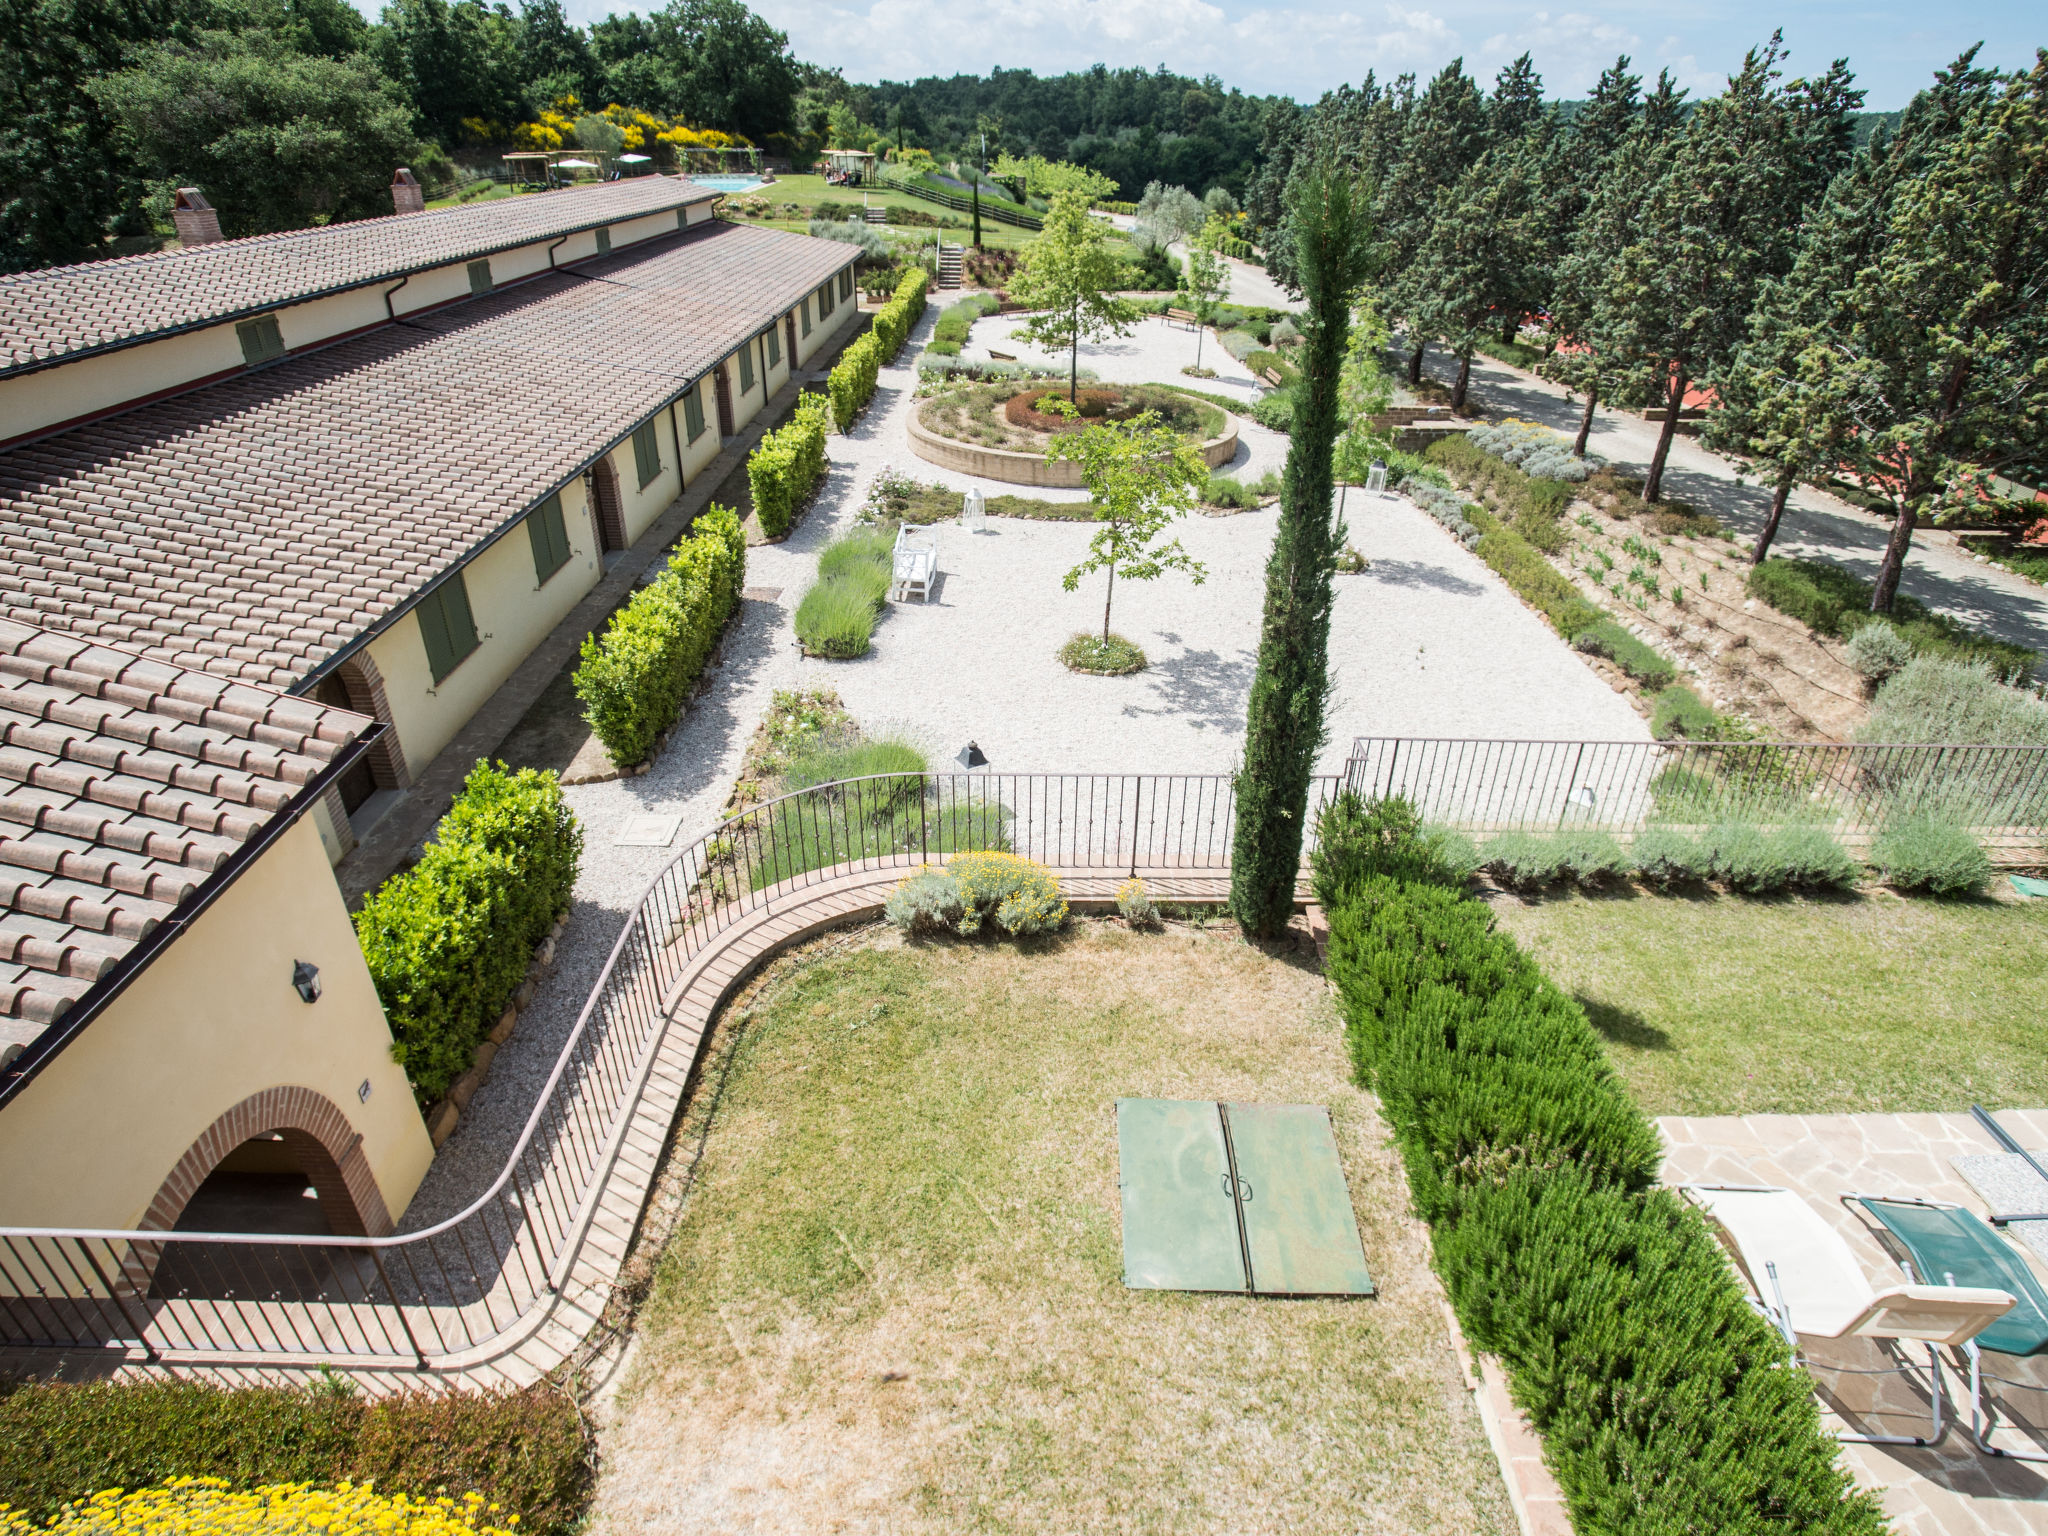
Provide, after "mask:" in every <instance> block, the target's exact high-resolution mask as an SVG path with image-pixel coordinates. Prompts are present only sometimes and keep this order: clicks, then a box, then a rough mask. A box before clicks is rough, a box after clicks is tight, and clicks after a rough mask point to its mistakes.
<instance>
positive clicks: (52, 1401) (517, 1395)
mask: <svg viewBox="0 0 2048 1536" xmlns="http://www.w3.org/2000/svg"><path fill="white" fill-rule="evenodd" d="M591 1472H592V1449H591V1441H590V1436H589V1433H588V1431H587V1430H586V1428H585V1426H584V1424H583V1420H582V1417H581V1415H580V1414H578V1412H577V1410H576V1406H575V1404H574V1403H572V1402H570V1401H569V1399H568V1398H567V1397H565V1396H563V1395H562V1394H561V1393H559V1392H556V1391H552V1390H550V1389H549V1388H546V1387H527V1388H523V1389H521V1390H519V1391H509V1392H450V1393H432V1394H429V1393H424V1392H418V1393H399V1394H396V1395H393V1396H390V1397H383V1398H378V1399H377V1400H375V1401H369V1400H366V1399H364V1398H362V1397H359V1396H356V1395H354V1394H353V1393H351V1392H348V1391H346V1390H336V1389H332V1388H314V1389H311V1390H305V1389H299V1388H292V1387H242V1388H223V1387H213V1386H207V1385H204V1384H201V1383H197V1382H186V1381H124V1382H94V1383H89V1384H79V1385H73V1384H69V1383H47V1382H39V1383H31V1384H28V1385H23V1386H18V1387H15V1388H14V1389H13V1390H11V1391H8V1392H6V1393H5V1395H4V1396H0V1504H7V1505H12V1506H13V1507H14V1508H15V1509H18V1510H20V1511H22V1512H23V1513H24V1514H26V1515H28V1516H29V1517H30V1518H32V1519H36V1520H48V1519H49V1518H51V1517H52V1516H54V1515H56V1514H57V1513H58V1512H59V1511H60V1510H61V1509H62V1508H63V1506H64V1505H65V1503H66V1502H68V1501H70V1500H73V1499H82V1498H89V1497H90V1496H91V1495H93V1494H95V1493H98V1492H100V1491H102V1490H103V1489H107V1488H128V1489H134V1488H144V1487H150V1486H153V1485H155V1484H158V1483H161V1482H163V1481H164V1480H165V1479H167V1478H172V1477H218V1478H222V1479H225V1480H226V1481H227V1482H228V1483H230V1484H231V1485H233V1486H234V1487H237V1488H247V1487H253V1486H256V1485H259V1484H266V1483H297V1482H310V1483H336V1482H339V1481H341V1480H342V1479H344V1478H347V1479H348V1480H350V1481H352V1482H367V1481H373V1480H374V1481H375V1483H376V1485H377V1488H378V1490H379V1491H380V1492H383V1493H406V1494H412V1495H416V1496H419V1495H425V1496H432V1495H434V1494H437V1493H440V1492H441V1491H443V1490H444V1489H445V1490H446V1491H447V1492H448V1493H449V1494H450V1495H452V1496H454V1497H455V1498H457V1499H458V1500H459V1499H460V1498H461V1497H462V1495H464V1494H466V1493H470V1492H476V1493H480V1494H482V1495H483V1496H484V1498H485V1499H486V1501H488V1502H492V1503H496V1504H498V1505H499V1506H500V1507H501V1508H502V1510H503V1511H504V1512H505V1513H507V1514H512V1515H517V1516H518V1517H519V1526H518V1528H519V1530H521V1531H522V1532H533V1533H537V1536H568V1533H569V1532H571V1531H573V1530H574V1529H576V1527H577V1525H578V1523H579V1521H580V1519H581V1516H582V1512H583V1507H584V1505H585V1503H586V1502H587V1501H588V1499H589V1497H590V1485H591ZM492 1523H493V1524H500V1523H504V1522H502V1521H497V1520H494V1521H493V1522H492Z"/></svg>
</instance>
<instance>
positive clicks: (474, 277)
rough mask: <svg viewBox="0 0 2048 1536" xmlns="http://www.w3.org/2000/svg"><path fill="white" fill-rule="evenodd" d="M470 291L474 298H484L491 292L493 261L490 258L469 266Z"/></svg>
mask: <svg viewBox="0 0 2048 1536" xmlns="http://www.w3.org/2000/svg"><path fill="white" fill-rule="evenodd" d="M469 291H470V295H471V297H473V298H482V297H483V296H484V295H485V294H487V293H489V292H490V291H491V259H490V258H489V257H488V256H486V257H485V258H484V259H483V260H482V261H472V262H471V263H470V264H469Z"/></svg>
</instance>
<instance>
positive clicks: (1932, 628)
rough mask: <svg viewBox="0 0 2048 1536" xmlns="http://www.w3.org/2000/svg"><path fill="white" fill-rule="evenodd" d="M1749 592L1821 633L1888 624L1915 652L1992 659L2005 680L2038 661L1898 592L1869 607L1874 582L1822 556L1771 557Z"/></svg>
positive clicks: (1756, 571) (2018, 678)
mask: <svg viewBox="0 0 2048 1536" xmlns="http://www.w3.org/2000/svg"><path fill="white" fill-rule="evenodd" d="M1748 589H1749V595H1750V596H1751V597H1754V598H1758V599H1760V600H1761V601H1763V602H1765V603H1768V604H1770V606H1771V607H1773V608H1775V609H1777V610H1778V612H1780V613H1782V614H1785V615H1787V616H1789V617H1791V618H1795V619H1797V620H1799V621H1800V622H1801V623H1802V624H1804V625H1806V626H1807V627H1808V628H1809V629H1811V630H1813V631H1815V632H1816V633H1817V634H1823V635H1831V636H1833V637H1834V638H1835V639H1838V640H1846V639H1848V638H1849V637H1850V636H1851V635H1853V634H1854V633H1855V632H1856V631H1857V630H1858V629H1861V628H1862V627H1863V626H1864V625H1866V624H1882V623H1887V622H1889V623H1890V624H1891V626H1892V628H1894V629H1896V630H1897V631H1898V632H1899V633H1900V634H1902V635H1904V636H1905V638H1906V641H1907V643H1908V644H1910V645H1911V646H1912V647H1913V650H1914V653H1915V654H1916V655H1921V656H1939V657H1942V658H1944V659H1946V660H1950V661H1982V662H1988V663H1989V664H1990V666H1991V669H1992V671H1993V672H1994V673H1996V674H1997V676H1998V678H1999V680H2000V681H2002V682H2008V683H2012V682H2023V681H2025V679H2026V678H2027V677H2028V676H2029V675H2030V674H2031V673H2032V672H2033V669H2034V663H2035V662H2036V661H2037V660H2038V659H2039V658H2038V657H2036V656H2035V654H2034V653H2033V652H2032V651H2030V650H2028V649H2027V648H2026V647H2025V646H2023V645H2014V644H2012V643H2011V642H2009V641H2005V640H1997V639H1993V638H1992V637H1991V636H1990V635H1981V634H1978V633H1977V632H1976V631H1975V630H1973V629H1971V628H1969V627H1968V626H1967V625H1964V624H1960V623H1958V622H1956V620H1954V619H1952V618H1950V617H1949V616H1948V615H1947V614H1945V613H1936V612H1935V611H1934V610H1933V609H1931V608H1929V607H1927V605H1926V604H1924V603H1920V602H1916V601H1915V600H1914V599H1912V598H1910V597H1907V596H1906V595H1905V594H1904V593H1899V594H1898V595H1897V596H1895V597H1894V598H1893V599H1892V611H1891V613H1890V614H1889V615H1888V616H1887V617H1886V618H1879V617H1878V616H1876V615H1875V614H1873V613H1871V611H1870V597H1871V593H1872V591H1873V590H1874V589H1873V587H1872V585H1871V583H1869V582H1867V581H1865V580H1863V579H1862V578H1861V577H1860V576H1856V575H1854V574H1852V573H1851V572H1849V571H1845V570H1843V569H1842V568H1841V567H1840V566H1837V565H1829V564H1828V563H1827V562H1826V561H1824V560H1790V559H1785V558H1783V557H1780V556H1776V555H1773V556H1772V557H1771V558H1770V559H1768V560H1765V561H1764V562H1763V563H1762V564H1761V565H1757V566H1753V567H1751V569H1750V573H1749V582H1748Z"/></svg>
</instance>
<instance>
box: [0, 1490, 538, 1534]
mask: <svg viewBox="0 0 2048 1536" xmlns="http://www.w3.org/2000/svg"><path fill="white" fill-rule="evenodd" d="M497 1511H498V1506H497V1505H495V1504H486V1503H485V1502H484V1498H483V1495H482V1494H479V1493H472V1494H468V1495H466V1496H465V1497H463V1498H462V1499H461V1500H459V1501H458V1500H455V1499H450V1498H438V1499H409V1498H407V1497H406V1496H405V1495H404V1494H402V1493H400V1494H393V1495H392V1496H391V1497H389V1498H386V1497H385V1496H384V1495H382V1494H380V1493H378V1492H377V1491H376V1490H375V1489H373V1488H372V1487H371V1486H370V1485H369V1484H368V1483H360V1484H356V1483H340V1484H337V1485H336V1486H334V1487H332V1488H323V1487H320V1486H318V1485H316V1484H313V1483H281V1484H276V1485H273V1486H271V1487H266V1488H250V1489H246V1490H243V1491H240V1492H237V1491H236V1490H234V1489H231V1488H230V1487H229V1486H228V1485H227V1484H226V1483H225V1482H223V1481H222V1480H221V1479H219V1478H217V1477H179V1478H173V1479H172V1480H171V1481H170V1482H168V1483H165V1484H163V1485H162V1486H161V1487H157V1488H142V1489H138V1490H137V1491H135V1492H134V1493H123V1492H122V1491H121V1490H120V1489H119V1488H110V1489H108V1490H107V1491H106V1492H105V1493H97V1494H94V1495H93V1496H92V1497H91V1498H89V1499H85V1500H82V1501H81V1502H79V1503H76V1504H69V1505H66V1506H65V1508H64V1512H63V1513H62V1514H60V1515H59V1516H57V1518H56V1519H55V1520H54V1521H53V1522H51V1523H50V1524H49V1525H37V1524H35V1523H34V1522H33V1521H31V1520H28V1519H27V1518H25V1517H24V1516H22V1515H20V1514H18V1513H16V1512H15V1511H14V1510H11V1509H9V1508H7V1507H6V1506H5V1505H0V1536H513V1530H512V1528H513V1527H514V1526H516V1525H517V1524H518V1523H519V1517H518V1516H517V1515H513V1516H510V1517H508V1518H507V1519H506V1521H505V1523H504V1524H503V1525H487V1524H484V1523H483V1521H484V1518H485V1517H486V1516H488V1515H495V1514H496V1513H497Z"/></svg>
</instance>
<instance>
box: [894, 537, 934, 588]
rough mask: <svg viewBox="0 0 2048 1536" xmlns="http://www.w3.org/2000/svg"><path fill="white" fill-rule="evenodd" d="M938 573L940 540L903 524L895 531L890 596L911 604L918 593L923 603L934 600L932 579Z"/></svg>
mask: <svg viewBox="0 0 2048 1536" xmlns="http://www.w3.org/2000/svg"><path fill="white" fill-rule="evenodd" d="M938 574H939V541H938V537H937V535H935V534H934V533H933V532H932V530H931V529H929V528H913V527H911V526H910V524H908V523H900V524H898V525H897V528H896V549H895V553H894V558H893V559H892V561H891V563H890V586H891V589H892V590H891V592H890V594H889V595H890V596H891V597H892V598H893V599H894V600H895V601H897V602H899V603H901V602H908V601H909V599H910V594H911V593H913V592H915V593H916V594H917V600H918V601H919V602H920V603H928V602H930V601H931V600H932V579H933V578H934V577H935V576H937V575H938Z"/></svg>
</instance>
